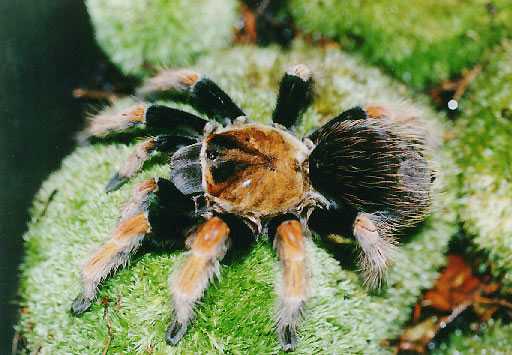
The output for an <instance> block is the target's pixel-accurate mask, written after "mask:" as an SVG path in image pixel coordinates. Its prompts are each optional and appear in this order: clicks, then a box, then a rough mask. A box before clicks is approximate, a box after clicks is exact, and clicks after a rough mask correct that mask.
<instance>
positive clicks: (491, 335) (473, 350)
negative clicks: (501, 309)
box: [433, 320, 512, 355]
mask: <svg viewBox="0 0 512 355" xmlns="http://www.w3.org/2000/svg"><path fill="white" fill-rule="evenodd" d="M510 349H512V324H502V323H501V322H500V321H493V320H491V321H489V322H488V323H486V324H484V325H483V327H482V329H480V330H479V331H478V332H477V333H476V334H472V335H468V334H466V333H463V332H460V331H455V333H454V334H452V335H451V336H450V337H449V339H448V340H447V341H446V342H445V343H443V344H442V345H441V346H440V347H439V349H436V350H435V351H434V352H433V353H434V354H447V355H452V354H493V355H505V354H510Z"/></svg>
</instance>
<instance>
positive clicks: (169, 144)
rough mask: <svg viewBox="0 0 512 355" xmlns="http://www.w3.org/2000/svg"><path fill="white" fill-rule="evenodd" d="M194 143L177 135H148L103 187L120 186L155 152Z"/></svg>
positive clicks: (115, 187)
mask: <svg viewBox="0 0 512 355" xmlns="http://www.w3.org/2000/svg"><path fill="white" fill-rule="evenodd" d="M193 143H195V140H194V139H192V138H188V137H183V136H177V135H158V136H155V137H150V138H147V139H145V140H144V141H142V142H140V143H139V144H137V145H136V146H135V148H134V149H133V152H132V153H131V154H130V156H129V157H128V159H126V161H125V162H124V163H123V165H122V166H121V167H120V169H119V170H118V171H117V172H116V173H115V174H114V176H112V178H111V179H110V181H109V182H108V183H107V186H106V187H105V191H106V192H112V191H115V190H117V189H118V188H119V187H121V186H122V185H123V184H124V183H125V182H126V181H128V179H130V178H131V177H133V176H134V175H135V174H136V173H137V172H138V171H140V169H142V166H143V165H144V162H145V161H146V160H148V159H149V158H150V157H151V156H152V154H153V153H155V152H173V151H175V150H177V149H178V148H180V147H182V146H186V145H189V144H193Z"/></svg>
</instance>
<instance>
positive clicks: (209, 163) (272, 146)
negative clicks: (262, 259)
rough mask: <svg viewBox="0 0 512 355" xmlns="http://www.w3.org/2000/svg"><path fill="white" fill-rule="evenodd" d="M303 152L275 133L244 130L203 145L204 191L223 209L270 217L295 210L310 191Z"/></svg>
mask: <svg viewBox="0 0 512 355" xmlns="http://www.w3.org/2000/svg"><path fill="white" fill-rule="evenodd" d="M307 152H308V151H307V148H306V147H305V146H304V145H303V144H302V143H301V142H300V141H299V140H298V139H297V138H295V137H294V136H292V135H291V134H289V133H287V132H285V131H283V130H281V129H279V128H275V127H270V126H264V125H261V124H245V125H241V126H234V127H230V128H226V129H223V130H219V131H216V132H214V133H212V134H210V135H208V136H207V137H206V138H205V141H204V143H203V153H202V164H203V188H204V189H205V192H206V193H207V194H208V195H209V197H210V198H212V199H213V200H214V201H215V203H216V204H217V205H219V206H220V207H221V208H222V209H224V210H226V211H230V212H235V213H239V214H244V215H253V216H257V217H260V216H268V215H275V214H278V213H282V212H285V211H288V210H291V209H293V207H295V206H297V205H298V204H299V202H300V201H301V200H302V199H303V196H304V193H305V192H306V191H307V189H308V182H307V175H306V174H305V173H304V171H303V163H304V160H305V159H306V156H307Z"/></svg>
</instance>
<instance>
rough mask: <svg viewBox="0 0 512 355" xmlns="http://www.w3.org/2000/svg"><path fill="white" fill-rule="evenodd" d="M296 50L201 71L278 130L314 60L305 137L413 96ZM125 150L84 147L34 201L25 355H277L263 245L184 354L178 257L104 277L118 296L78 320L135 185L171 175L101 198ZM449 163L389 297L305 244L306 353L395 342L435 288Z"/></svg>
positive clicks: (158, 168)
mask: <svg viewBox="0 0 512 355" xmlns="http://www.w3.org/2000/svg"><path fill="white" fill-rule="evenodd" d="M296 47H297V48H295V49H294V50H293V51H291V52H288V53H286V54H283V53H281V52H279V51H278V50H276V49H255V48H251V47H240V48H234V49H231V50H227V51H224V52H220V53H218V54H217V55H214V56H209V57H207V58H206V57H205V58H204V59H202V60H201V61H200V62H199V63H198V64H197V67H198V68H199V69H200V70H202V71H203V72H207V73H209V74H210V76H211V77H213V78H214V79H216V80H218V82H219V83H220V84H221V85H222V87H224V88H226V89H227V91H228V92H229V93H230V94H231V95H232V97H233V98H234V99H235V101H236V102H238V103H240V104H241V106H242V108H243V109H244V110H245V111H246V112H247V113H248V114H249V115H250V116H251V117H252V118H254V119H256V120H259V121H269V119H270V113H271V110H272V107H273V104H274V102H275V92H276V90H277V85H278V80H279V78H280V76H281V75H282V73H283V71H284V70H285V68H286V67H287V66H288V65H289V64H290V63H298V62H303V63H307V64H308V65H310V66H311V67H312V69H313V72H314V73H315V76H316V79H317V84H318V85H317V92H318V97H317V100H316V103H315V105H314V107H313V108H312V109H310V110H308V111H307V112H306V114H305V124H304V125H303V127H302V129H303V130H305V129H308V127H312V126H314V125H318V124H320V123H321V122H323V121H325V120H327V119H328V118H330V117H332V116H333V115H334V114H336V113H338V112H340V111H342V110H344V109H346V108H348V107H350V106H352V105H355V104H360V103H365V102H368V101H378V102H396V101H397V100H402V99H403V98H404V97H406V96H407V92H406V91H405V90H404V88H403V87H401V86H398V85H396V84H395V83H393V82H392V81H390V80H388V79H386V78H385V77H383V75H381V74H380V73H379V71H377V70H375V69H368V68H366V67H364V66H363V65H361V64H360V63H359V62H358V61H357V60H354V59H353V58H350V57H348V56H346V55H344V54H342V53H341V52H340V51H339V50H321V49H305V48H302V45H301V44H296ZM121 104H122V103H121ZM418 105H419V106H420V107H421V108H423V109H424V110H425V114H426V117H427V118H428V120H429V122H430V123H431V132H432V136H433V137H437V136H439V135H440V132H441V131H442V129H441V128H440V127H441V126H442V125H441V124H440V119H439V118H438V117H436V115H435V114H433V113H432V112H431V111H430V110H428V108H425V107H424V106H423V105H421V104H418ZM128 154H129V147H127V146H122V145H118V144H110V145H101V144H98V145H92V146H87V147H81V148H79V149H77V150H76V151H75V152H74V153H72V154H71V155H70V156H69V157H67V158H66V159H65V160H64V161H63V164H62V168H61V169H60V170H59V171H57V172H56V173H54V174H53V175H52V176H51V177H50V178H49V179H48V180H47V181H46V182H45V183H44V184H43V186H42V188H41V191H40V192H39V193H38V195H37V198H36V200H35V203H34V207H33V209H32V216H33V217H32V221H31V222H30V226H29V231H28V233H27V234H26V235H25V240H26V246H27V251H26V259H25V262H24V265H23V268H22V270H23V274H22V291H21V294H22V305H23V311H22V318H21V322H20V324H19V330H20V332H21V333H22V334H23V336H24V337H25V338H26V340H27V346H28V350H31V351H35V350H36V349H39V350H40V351H41V352H42V353H74V354H77V353H100V352H101V351H102V349H104V347H105V346H106V344H107V343H109V349H110V352H111V353H139V352H141V353H142V352H153V353H173V352H178V353H207V352H228V353H254V354H256V353H259V354H263V353H276V352H279V344H278V341H277V337H276V335H275V333H274V330H273V304H274V300H275V298H274V294H273V281H274V278H275V273H274V271H275V270H276V257H275V255H274V253H273V252H272V249H271V246H270V243H269V242H268V241H267V239H266V237H265V236H262V238H260V241H259V242H258V243H257V244H256V245H255V246H254V248H253V249H252V250H251V252H250V253H249V254H248V255H246V256H243V257H234V258H232V259H231V260H232V261H231V262H230V263H229V265H225V266H224V267H223V268H222V279H221V281H220V282H216V283H215V284H214V285H213V286H212V287H210V289H209V290H208V292H207V294H206V296H205V298H204V301H203V302H202V303H201V304H200V306H199V307H198V308H197V319H196V321H195V322H194V323H193V325H192V326H191V327H190V329H189V331H188V333H187V334H186V336H185V337H184V339H183V340H182V342H181V343H180V344H179V346H178V347H177V348H172V347H169V346H167V345H166V344H165V342H164V332H165V328H166V326H167V324H168V322H169V321H170V301H169V298H170V295H169V291H168V289H167V275H168V274H169V272H170V271H171V270H172V268H173V266H174V265H175V263H176V262H177V261H178V260H180V259H181V258H182V255H181V253H180V252H179V251H174V252H165V251H164V252H152V253H148V254H145V255H143V256H139V257H138V258H136V260H135V261H134V262H132V263H131V265H130V266H129V267H127V268H125V269H124V270H121V271H120V272H118V273H117V274H116V275H115V276H114V277H112V278H110V279H109V280H108V281H106V282H105V283H104V286H103V287H102V288H101V291H100V293H99V299H100V300H101V299H105V298H107V299H108V300H110V301H109V303H108V312H107V313H105V311H104V308H105V306H104V305H102V304H101V302H100V301H97V302H96V303H95V304H94V305H93V306H92V309H91V311H89V312H88V313H86V314H85V315H84V316H82V317H81V318H75V317H72V316H71V315H70V314H69V311H68V310H69V306H70V304H71V301H72V300H73V298H74V296H75V295H76V294H77V293H78V291H79V266H80V264H81V263H82V262H83V261H84V260H85V259H86V257H87V255H88V254H89V253H90V252H91V250H93V249H94V248H96V247H97V246H98V245H99V244H100V243H101V242H102V240H104V239H105V238H106V237H107V235H108V233H109V231H110V230H111V229H112V228H113V227H114V225H115V223H116V219H117V216H118V210H119V208H120V206H121V205H122V203H123V201H125V200H126V199H127V198H128V196H129V194H130V191H131V189H132V187H133V185H134V184H135V183H136V182H138V181H140V180H141V179H144V178H147V177H149V176H154V175H158V176H166V175H167V173H168V171H167V169H168V168H167V167H166V166H165V165H161V164H154V165H152V166H151V167H149V168H148V169H147V170H146V171H144V172H143V173H142V174H141V175H140V176H138V177H137V178H135V179H134V181H132V182H130V183H128V184H127V185H126V186H124V187H122V188H121V189H120V190H119V191H117V192H115V193H111V194H105V193H104V191H103V188H104V185H105V183H106V181H108V179H109V177H110V176H111V174H112V172H113V171H114V169H115V168H116V167H117V166H119V164H120V162H121V161H123V159H125V158H126V157H127V155H128ZM440 154H441V155H442V157H441V158H440V160H441V161H443V162H444V164H445V166H446V167H445V168H443V169H441V170H442V171H443V172H444V173H445V174H444V175H443V176H442V178H441V179H440V184H441V185H442V186H444V190H445V191H448V192H445V193H441V194H439V195H438V196H437V197H436V208H435V213H434V215H433V216H432V217H431V218H430V219H429V220H428V221H427V223H425V225H424V226H423V227H422V228H421V229H420V230H419V231H418V232H417V233H416V234H415V235H413V236H412V237H411V239H410V240H409V241H408V242H407V243H404V244H403V246H402V248H401V251H402V252H401V254H400V256H399V258H398V261H397V264H396V266H395V268H394V269H393V270H392V271H391V273H390V277H389V287H388V288H387V289H386V290H385V291H384V292H382V293H380V294H369V293H368V292H367V291H366V290H365V289H364V288H363V286H362V284H361V280H360V279H359V277H358V274H357V272H355V271H354V270H344V269H342V268H341V267H340V265H339V263H338V262H337V261H336V259H335V258H334V257H333V255H331V254H329V253H328V252H326V251H325V250H324V249H322V248H320V246H319V244H317V243H314V242H311V243H310V244H309V246H308V248H309V249H310V251H311V253H312V256H313V257H312V259H313V262H312V269H313V270H312V272H313V278H314V281H313V288H314V292H313V296H312V298H311V300H310V302H309V303H308V305H307V308H306V312H305V321H304V322H303V324H302V327H301V328H300V344H299V347H298V349H297V352H298V353H304V354H311V353H318V352H326V353H345V354H346V353H365V354H370V353H380V352H382V351H383V349H382V348H381V347H380V342H381V341H382V340H383V339H385V338H393V337H396V336H397V335H398V334H399V333H400V328H401V325H402V323H403V322H405V321H406V320H407V319H408V318H409V309H410V307H411V305H412V304H414V302H415V301H416V299H417V297H418V295H419V294H420V292H421V289H423V288H426V287H429V286H430V285H431V283H432V282H433V280H434V279H435V278H436V276H437V272H436V270H437V269H438V268H439V267H440V266H441V265H442V264H443V263H444V261H445V258H444V251H445V249H446V246H447V243H448V240H449V238H450V236H451V235H452V234H453V233H454V231H455V226H454V224H455V223H454V219H455V218H454V210H453V204H454V199H453V195H452V194H450V193H449V191H454V189H453V188H452V187H450V186H448V185H450V184H453V174H452V170H451V168H450V167H451V166H452V164H450V158H449V157H448V156H447V155H445V153H440ZM54 191H56V192H54ZM50 196H52V198H50ZM105 314H106V315H105ZM109 326H110V327H111V338H110V341H109V340H108V339H109V331H108V327H109Z"/></svg>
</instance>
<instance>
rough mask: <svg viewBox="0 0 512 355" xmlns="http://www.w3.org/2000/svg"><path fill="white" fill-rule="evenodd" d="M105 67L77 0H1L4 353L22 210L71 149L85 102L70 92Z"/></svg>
mask: <svg viewBox="0 0 512 355" xmlns="http://www.w3.org/2000/svg"><path fill="white" fill-rule="evenodd" d="M101 63H103V64H101ZM106 66H108V65H107V64H105V59H104V56H103V55H102V53H101V52H100V50H99V49H98V47H97V45H96V44H95V42H94V38H93V31H92V27H91V25H90V23H89V19H88V16H87V13H86V9H85V5H84V4H83V2H81V1H76V0H67V1H66V0H51V1H48V0H39V1H23V0H0V354H8V353H10V351H11V340H12V337H13V334H14V331H13V326H14V323H15V321H16V318H17V313H18V310H17V300H16V296H17V282H18V267H19V266H18V265H19V262H20V261H21V259H22V255H23V243H22V235H23V233H24V232H25V231H26V224H27V218H28V208H29V207H30V204H31V200H32V198H33V196H34V194H35V193H36V192H37V190H38V188H39V186H40V184H41V182H42V181H44V179H45V178H46V177H47V176H48V174H49V173H51V172H52V171H54V170H56V169H57V168H58V167H59V164H60V161H61V160H62V158H63V157H64V156H65V155H66V154H68V153H69V152H70V151H71V150H72V149H73V146H74V145H75V143H74V139H73V136H74V133H75V132H76V131H77V130H78V129H79V128H80V127H81V126H82V122H83V112H84V111H85V109H87V106H88V105H89V104H90V103H87V102H84V101H81V100H77V99H75V98H73V97H72V94H71V93H72V90H73V89H74V88H76V87H78V86H84V85H89V86H91V85H92V86H94V85H95V83H98V82H100V81H101V80H103V78H102V77H101V76H102V75H103V74H104V73H103V72H105V71H106V70H107V69H105V67H106Z"/></svg>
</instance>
